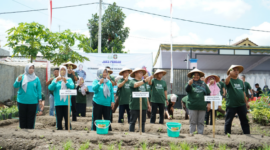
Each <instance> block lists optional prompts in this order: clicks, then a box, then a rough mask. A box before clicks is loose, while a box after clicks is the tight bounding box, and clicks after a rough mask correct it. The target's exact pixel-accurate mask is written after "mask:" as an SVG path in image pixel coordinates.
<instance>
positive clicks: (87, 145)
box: [79, 142, 90, 150]
mask: <svg viewBox="0 0 270 150" xmlns="http://www.w3.org/2000/svg"><path fill="white" fill-rule="evenodd" d="M89 145H90V143H89V142H86V143H84V144H82V145H81V146H80V148H79V150H87V149H88V148H89Z"/></svg>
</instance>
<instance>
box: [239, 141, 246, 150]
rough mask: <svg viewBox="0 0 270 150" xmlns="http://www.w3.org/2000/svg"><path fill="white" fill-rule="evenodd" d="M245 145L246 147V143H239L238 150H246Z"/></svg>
mask: <svg viewBox="0 0 270 150" xmlns="http://www.w3.org/2000/svg"><path fill="white" fill-rule="evenodd" d="M244 145H245V144H244V143H242V142H240V143H239V148H238V150H245V149H244V148H243V146H244Z"/></svg>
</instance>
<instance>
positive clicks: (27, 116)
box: [18, 103, 37, 129]
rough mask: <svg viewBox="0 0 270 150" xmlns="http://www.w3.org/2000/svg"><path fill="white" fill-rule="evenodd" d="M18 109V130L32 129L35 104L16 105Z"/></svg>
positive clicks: (35, 110)
mask: <svg viewBox="0 0 270 150" xmlns="http://www.w3.org/2000/svg"><path fill="white" fill-rule="evenodd" d="M18 109H19V122H20V128H21V129H34V128H35V121H36V114H37V104H22V103H18Z"/></svg>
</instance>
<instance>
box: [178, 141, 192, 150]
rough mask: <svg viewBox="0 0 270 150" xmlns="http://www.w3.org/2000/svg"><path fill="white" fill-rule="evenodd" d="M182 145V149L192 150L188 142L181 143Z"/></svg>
mask: <svg viewBox="0 0 270 150" xmlns="http://www.w3.org/2000/svg"><path fill="white" fill-rule="evenodd" d="M180 147H181V149H182V150H190V146H189V144H188V143H187V142H182V143H180Z"/></svg>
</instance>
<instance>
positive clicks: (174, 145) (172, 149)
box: [170, 142, 178, 150]
mask: <svg viewBox="0 0 270 150" xmlns="http://www.w3.org/2000/svg"><path fill="white" fill-rule="evenodd" d="M170 149H171V150H177V149H178V147H177V145H176V144H175V143H173V142H171V143H170Z"/></svg>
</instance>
